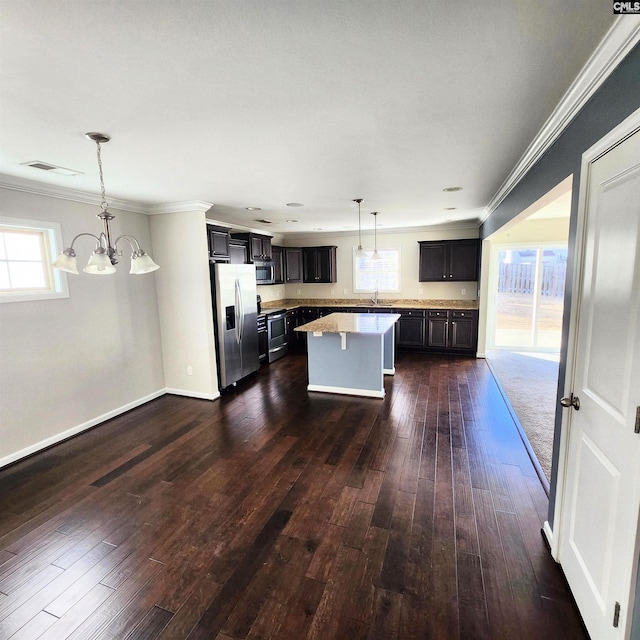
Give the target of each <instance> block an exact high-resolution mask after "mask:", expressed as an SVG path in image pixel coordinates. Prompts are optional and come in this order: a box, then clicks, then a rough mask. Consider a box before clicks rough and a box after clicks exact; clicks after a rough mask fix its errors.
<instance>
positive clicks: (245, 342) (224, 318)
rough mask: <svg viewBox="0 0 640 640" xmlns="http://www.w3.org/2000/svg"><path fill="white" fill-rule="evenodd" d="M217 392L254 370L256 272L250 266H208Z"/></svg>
mask: <svg viewBox="0 0 640 640" xmlns="http://www.w3.org/2000/svg"><path fill="white" fill-rule="evenodd" d="M210 269H211V284H212V294H213V300H214V310H213V311H214V320H215V323H216V327H215V329H216V331H215V333H216V348H217V350H218V357H217V360H218V376H219V380H220V388H221V389H225V388H226V387H229V386H231V385H232V384H235V383H236V382H237V381H238V380H240V379H241V378H244V377H245V376H248V375H249V374H250V373H253V372H254V371H257V370H258V367H259V360H258V323H257V315H258V306H257V301H256V270H255V267H254V266H253V265H251V264H211V265H210Z"/></svg>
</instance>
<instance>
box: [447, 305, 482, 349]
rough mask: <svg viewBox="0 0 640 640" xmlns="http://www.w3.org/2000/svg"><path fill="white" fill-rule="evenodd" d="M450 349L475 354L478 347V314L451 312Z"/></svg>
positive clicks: (473, 312) (472, 312)
mask: <svg viewBox="0 0 640 640" xmlns="http://www.w3.org/2000/svg"><path fill="white" fill-rule="evenodd" d="M450 346H451V349H453V350H460V351H473V352H475V351H476V349H477V346H478V314H477V312H475V311H452V312H451V341H450Z"/></svg>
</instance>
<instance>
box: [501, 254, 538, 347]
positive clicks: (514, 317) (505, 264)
mask: <svg viewBox="0 0 640 640" xmlns="http://www.w3.org/2000/svg"><path fill="white" fill-rule="evenodd" d="M537 256H538V251H537V249H536V248H534V247H533V248H531V247H525V248H522V247H518V248H512V249H504V250H502V251H500V252H499V255H498V291H497V293H496V329H495V346H496V347H502V348H513V347H533V337H534V331H533V329H534V303H535V296H534V292H535V285H536V273H537V271H536V265H537Z"/></svg>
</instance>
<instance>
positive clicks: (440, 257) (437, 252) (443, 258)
mask: <svg viewBox="0 0 640 640" xmlns="http://www.w3.org/2000/svg"><path fill="white" fill-rule="evenodd" d="M447 249H448V247H447V243H446V242H424V243H420V277H419V279H420V282H442V281H443V280H446V279H447V275H448V274H447V262H448V260H447V258H448V251H447Z"/></svg>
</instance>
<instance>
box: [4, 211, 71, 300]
mask: <svg viewBox="0 0 640 640" xmlns="http://www.w3.org/2000/svg"><path fill="white" fill-rule="evenodd" d="M59 238H60V225H58V224H56V223H51V222H42V221H40V220H21V219H18V218H0V302H19V301H27V300H42V299H47V298H66V297H67V296H68V295H69V294H68V292H67V280H66V276H65V274H63V273H60V272H59V271H58V270H57V269H53V268H52V267H51V263H52V262H53V260H54V259H55V258H54V256H55V255H57V253H58V246H59V245H60V242H59Z"/></svg>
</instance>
